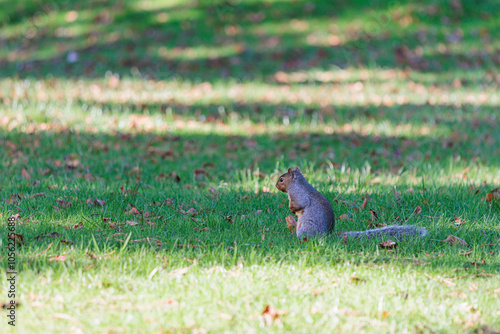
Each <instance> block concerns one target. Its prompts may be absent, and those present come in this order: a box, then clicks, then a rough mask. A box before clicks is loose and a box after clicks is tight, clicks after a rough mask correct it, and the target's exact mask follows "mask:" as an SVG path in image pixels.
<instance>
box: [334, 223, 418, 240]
mask: <svg viewBox="0 0 500 334" xmlns="http://www.w3.org/2000/svg"><path fill="white" fill-rule="evenodd" d="M426 234H427V231H426V230H425V228H423V227H417V226H413V225H406V226H403V225H391V226H387V227H381V228H375V229H373V230H366V231H352V232H344V233H342V234H341V235H340V236H341V237H343V236H347V237H348V238H355V239H371V238H382V237H391V238H394V239H403V238H407V237H418V238H423V237H425V236H426Z"/></svg>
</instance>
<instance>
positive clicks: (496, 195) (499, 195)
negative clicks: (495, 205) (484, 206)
mask: <svg viewBox="0 0 500 334" xmlns="http://www.w3.org/2000/svg"><path fill="white" fill-rule="evenodd" d="M493 201H500V188H495V189H493V190H492V191H490V192H489V193H487V194H486V202H493Z"/></svg>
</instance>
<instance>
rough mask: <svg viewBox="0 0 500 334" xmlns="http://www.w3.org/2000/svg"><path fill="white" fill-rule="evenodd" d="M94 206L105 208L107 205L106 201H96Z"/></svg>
mask: <svg viewBox="0 0 500 334" xmlns="http://www.w3.org/2000/svg"><path fill="white" fill-rule="evenodd" d="M94 205H95V206H105V205H106V201H103V200H102V199H97V198H96V199H95V201H94Z"/></svg>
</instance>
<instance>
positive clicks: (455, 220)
mask: <svg viewBox="0 0 500 334" xmlns="http://www.w3.org/2000/svg"><path fill="white" fill-rule="evenodd" d="M452 222H453V224H455V225H457V226H460V225H465V220H463V219H462V218H460V217H455V218H453V220H452Z"/></svg>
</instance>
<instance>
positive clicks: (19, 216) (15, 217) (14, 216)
mask: <svg viewBox="0 0 500 334" xmlns="http://www.w3.org/2000/svg"><path fill="white" fill-rule="evenodd" d="M19 219H21V215H20V214H19V213H16V214H15V215H11V216H10V217H9V220H13V221H16V220H19Z"/></svg>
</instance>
